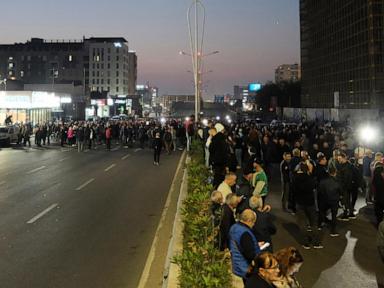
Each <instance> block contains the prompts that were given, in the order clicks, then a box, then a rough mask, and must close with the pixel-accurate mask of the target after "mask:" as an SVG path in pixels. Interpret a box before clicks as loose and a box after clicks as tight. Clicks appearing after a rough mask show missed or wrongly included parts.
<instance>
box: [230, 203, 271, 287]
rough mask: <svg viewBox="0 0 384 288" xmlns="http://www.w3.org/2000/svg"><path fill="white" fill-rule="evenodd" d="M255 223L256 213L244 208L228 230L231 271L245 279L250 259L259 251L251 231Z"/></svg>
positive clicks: (257, 243)
mask: <svg viewBox="0 0 384 288" xmlns="http://www.w3.org/2000/svg"><path fill="white" fill-rule="evenodd" d="M255 223H256V213H255V212H254V211H252V210H251V209H246V210H244V211H243V213H241V215H240V222H237V223H235V224H233V225H232V227H231V229H230V230H229V249H230V251H231V260H232V271H233V273H234V274H235V275H237V276H239V277H241V278H242V279H243V282H244V283H245V281H246V275H247V272H248V268H249V266H250V265H251V263H252V260H253V259H255V257H256V256H257V255H258V254H259V253H260V252H261V250H260V247H259V244H261V245H262V244H264V243H259V242H258V241H257V239H256V237H255V235H254V234H253V232H252V230H251V229H252V227H253V226H254V225H255Z"/></svg>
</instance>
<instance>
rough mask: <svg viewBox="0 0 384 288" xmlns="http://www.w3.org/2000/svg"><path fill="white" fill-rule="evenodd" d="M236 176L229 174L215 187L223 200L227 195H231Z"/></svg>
mask: <svg viewBox="0 0 384 288" xmlns="http://www.w3.org/2000/svg"><path fill="white" fill-rule="evenodd" d="M236 178H237V176H236V174H235V173H233V172H229V173H227V174H226V175H225V179H224V181H223V182H221V183H220V185H219V186H218V187H217V191H220V192H221V194H222V195H223V198H224V199H226V198H227V195H229V194H231V193H233V192H234V191H233V190H232V187H234V186H235V184H236Z"/></svg>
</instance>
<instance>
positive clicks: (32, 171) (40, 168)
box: [27, 166, 47, 174]
mask: <svg viewBox="0 0 384 288" xmlns="http://www.w3.org/2000/svg"><path fill="white" fill-rule="evenodd" d="M45 167H47V166H41V167H39V168H36V169H33V170H31V171H29V172H27V174H32V173H35V172H37V171H40V170H42V169H44V168H45Z"/></svg>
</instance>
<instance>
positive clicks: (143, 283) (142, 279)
mask: <svg viewBox="0 0 384 288" xmlns="http://www.w3.org/2000/svg"><path fill="white" fill-rule="evenodd" d="M185 154H186V152H185V151H184V152H183V154H182V156H181V158H180V160H179V164H178V165H177V168H176V172H175V175H174V176H173V180H172V183H171V187H170V188H169V191H168V196H167V200H166V201H165V204H164V209H163V212H162V213H161V217H160V222H159V224H158V226H157V229H156V232H155V237H154V238H153V241H152V245H151V248H150V250H149V253H148V256H147V260H146V262H145V266H144V270H143V272H142V273H141V276H140V281H139V285H138V286H137V287H138V288H144V287H146V284H147V282H148V279H149V273H150V270H151V268H152V263H153V260H154V259H155V256H156V250H157V249H158V247H157V245H158V239H159V237H160V230H161V229H162V227H163V225H164V222H165V220H166V216H167V213H168V209H169V207H170V205H171V198H172V194H173V193H177V191H176V190H175V189H177V188H176V181H177V175H179V173H181V172H180V170H181V169H182V167H183V166H182V165H183V163H184V161H183V160H184V157H185ZM185 175H186V173H184V175H183V178H184V177H185ZM181 185H183V184H181ZM180 190H181V187H180ZM180 199H181V198H180V194H179V196H178V197H177V208H176V214H177V211H179V208H180V206H179V205H181V204H180V203H181V200H180ZM176 216H177V215H175V217H176ZM174 225H175V223H173V226H174ZM173 232H174V229H173V231H172V233H173ZM173 238H174V236H173V235H172V239H171V241H173Z"/></svg>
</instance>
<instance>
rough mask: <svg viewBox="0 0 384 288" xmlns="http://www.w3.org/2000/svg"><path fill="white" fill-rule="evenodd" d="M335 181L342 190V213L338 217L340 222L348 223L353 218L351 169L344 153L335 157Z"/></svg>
mask: <svg viewBox="0 0 384 288" xmlns="http://www.w3.org/2000/svg"><path fill="white" fill-rule="evenodd" d="M336 168H337V180H338V181H339V184H340V186H341V188H342V194H341V197H342V204H343V209H344V213H343V216H342V217H340V220H341V221H349V219H350V218H355V216H354V214H353V207H352V199H351V190H352V180H353V178H352V176H353V175H352V167H351V164H350V163H349V162H348V159H347V155H346V154H345V153H344V152H342V151H341V152H340V153H339V155H338V156H337V163H336Z"/></svg>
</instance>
